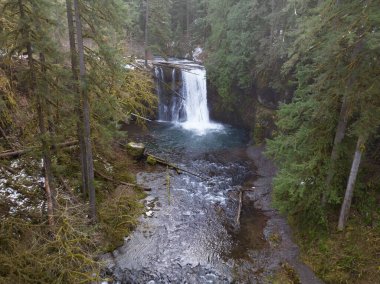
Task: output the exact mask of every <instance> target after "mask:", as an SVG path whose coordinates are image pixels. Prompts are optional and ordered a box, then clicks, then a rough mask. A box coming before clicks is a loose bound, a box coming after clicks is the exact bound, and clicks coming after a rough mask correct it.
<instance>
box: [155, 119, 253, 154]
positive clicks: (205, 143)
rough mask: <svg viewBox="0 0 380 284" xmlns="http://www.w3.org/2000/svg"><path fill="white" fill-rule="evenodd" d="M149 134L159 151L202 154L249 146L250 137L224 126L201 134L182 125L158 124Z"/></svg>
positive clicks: (245, 133) (244, 132)
mask: <svg viewBox="0 0 380 284" xmlns="http://www.w3.org/2000/svg"><path fill="white" fill-rule="evenodd" d="M149 132H150V135H151V136H152V138H153V139H154V140H155V144H156V145H155V147H157V148H158V149H159V150H160V149H162V150H172V151H176V150H177V151H181V152H183V151H185V152H186V153H196V154H202V153H205V152H211V151H218V150H223V149H229V148H239V147H243V146H245V145H247V143H248V142H249V136H248V134H247V132H246V131H245V130H242V129H237V128H234V127H231V126H229V125H222V124H220V127H218V128H215V129H210V130H208V131H207V132H206V133H203V134H200V133H199V132H197V131H192V130H188V129H185V128H183V127H182V126H181V124H175V123H169V122H157V123H154V124H153V125H151V126H150V127H149Z"/></svg>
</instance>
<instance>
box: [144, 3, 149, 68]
mask: <svg viewBox="0 0 380 284" xmlns="http://www.w3.org/2000/svg"><path fill="white" fill-rule="evenodd" d="M148 31H149V0H146V11H145V42H144V45H145V46H144V50H145V67H148Z"/></svg>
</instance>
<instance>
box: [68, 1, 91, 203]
mask: <svg viewBox="0 0 380 284" xmlns="http://www.w3.org/2000/svg"><path fill="white" fill-rule="evenodd" d="M72 8H73V5H72V1H71V0H66V11H67V23H68V30H69V42H70V54H71V70H72V73H73V86H72V88H73V91H74V92H75V93H76V94H77V95H78V100H77V105H76V113H77V115H78V120H77V136H78V141H79V151H80V153H79V157H80V164H81V174H82V195H83V198H86V197H87V194H88V192H87V189H88V181H87V174H86V173H87V163H85V160H86V149H85V146H84V137H83V133H84V132H83V127H82V123H81V122H82V121H83V117H82V113H81V108H82V103H81V102H82V99H81V96H80V90H79V86H78V81H79V74H78V58H77V52H76V44H75V31H74V17H73V11H72Z"/></svg>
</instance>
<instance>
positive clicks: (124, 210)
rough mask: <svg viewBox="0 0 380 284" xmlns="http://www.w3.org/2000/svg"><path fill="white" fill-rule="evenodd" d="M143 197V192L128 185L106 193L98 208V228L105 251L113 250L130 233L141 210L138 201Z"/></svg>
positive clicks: (121, 243) (141, 207)
mask: <svg viewBox="0 0 380 284" xmlns="http://www.w3.org/2000/svg"><path fill="white" fill-rule="evenodd" d="M143 197H144V193H143V192H139V193H136V192H135V189H133V188H130V187H128V186H119V188H118V189H116V190H115V191H113V192H112V193H111V194H108V195H107V197H106V198H105V200H104V201H103V202H102V204H101V207H100V208H99V221H100V229H101V230H102V232H103V234H104V236H106V238H105V241H104V242H103V246H104V250H105V251H113V250H115V249H116V248H117V247H120V246H121V245H123V243H124V238H125V237H126V236H128V235H129V234H130V232H131V231H132V229H133V228H134V227H135V226H136V224H137V218H138V217H139V216H140V215H141V213H142V212H143V209H144V207H143V205H142V204H141V203H140V202H139V200H140V199H141V198H143Z"/></svg>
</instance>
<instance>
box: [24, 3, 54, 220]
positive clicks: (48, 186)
mask: <svg viewBox="0 0 380 284" xmlns="http://www.w3.org/2000/svg"><path fill="white" fill-rule="evenodd" d="M18 6H19V10H20V18H21V21H23V22H24V23H25V22H26V16H25V11H24V5H23V2H22V0H18ZM29 36H30V34H29V27H26V28H24V37H25V39H27V41H26V50H27V54H28V65H29V69H30V85H29V90H28V91H29V94H30V96H31V97H33V96H34V95H35V94H36V95H37V96H36V97H37V116H38V126H39V131H40V139H41V144H42V155H43V168H44V177H45V194H46V202H47V213H48V221H49V225H50V226H53V225H54V204H55V196H56V194H55V189H54V186H53V183H52V180H53V178H52V176H53V175H52V171H51V156H50V146H49V144H48V142H47V141H46V134H47V131H46V126H45V118H44V100H43V98H42V94H41V92H40V91H38V92H36V83H37V76H36V69H35V66H34V61H33V51H32V44H31V42H30V40H29ZM42 59H44V57H43V56H42ZM42 68H44V67H42Z"/></svg>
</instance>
